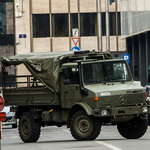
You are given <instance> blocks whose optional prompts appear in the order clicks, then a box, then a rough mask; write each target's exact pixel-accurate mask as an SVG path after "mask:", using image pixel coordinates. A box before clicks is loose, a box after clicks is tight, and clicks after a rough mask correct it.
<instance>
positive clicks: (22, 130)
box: [19, 112, 41, 143]
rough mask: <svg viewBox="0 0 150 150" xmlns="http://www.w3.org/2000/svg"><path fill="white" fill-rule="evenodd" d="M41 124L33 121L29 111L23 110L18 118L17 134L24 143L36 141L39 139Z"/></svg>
mask: <svg viewBox="0 0 150 150" xmlns="http://www.w3.org/2000/svg"><path fill="white" fill-rule="evenodd" d="M40 132H41V125H40V123H39V122H37V121H35V120H34V119H33V117H32V115H31V113H30V112H25V113H23V114H22V115H21V117H20V119H19V134H20V137H21V139H22V141H24V142H25V143H29V142H36V141H37V140H38V139H39V136H40Z"/></svg>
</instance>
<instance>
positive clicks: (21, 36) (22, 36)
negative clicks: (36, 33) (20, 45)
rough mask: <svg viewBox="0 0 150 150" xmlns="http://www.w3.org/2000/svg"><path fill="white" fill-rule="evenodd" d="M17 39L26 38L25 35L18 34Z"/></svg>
mask: <svg viewBox="0 0 150 150" xmlns="http://www.w3.org/2000/svg"><path fill="white" fill-rule="evenodd" d="M19 38H27V35H26V34H19Z"/></svg>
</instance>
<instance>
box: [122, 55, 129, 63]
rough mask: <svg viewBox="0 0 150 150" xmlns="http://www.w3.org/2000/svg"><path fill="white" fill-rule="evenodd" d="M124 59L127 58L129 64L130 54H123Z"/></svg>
mask: <svg viewBox="0 0 150 150" xmlns="http://www.w3.org/2000/svg"><path fill="white" fill-rule="evenodd" d="M123 59H125V60H126V61H127V62H128V64H129V63H130V55H129V54H123Z"/></svg>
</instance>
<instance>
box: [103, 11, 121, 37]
mask: <svg viewBox="0 0 150 150" xmlns="http://www.w3.org/2000/svg"><path fill="white" fill-rule="evenodd" d="M117 16H118V17H117V18H118V21H117V23H118V35H121V22H120V12H118V13H117ZM109 27H110V36H113V35H116V12H110V13H109ZM102 36H106V13H102Z"/></svg>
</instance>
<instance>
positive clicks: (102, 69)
mask: <svg viewBox="0 0 150 150" xmlns="http://www.w3.org/2000/svg"><path fill="white" fill-rule="evenodd" d="M82 71H83V81H84V84H97V83H105V82H125V81H131V80H132V77H131V74H130V72H129V69H128V67H127V65H126V63H125V62H124V61H112V62H98V63H88V64H83V65H82Z"/></svg>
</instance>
